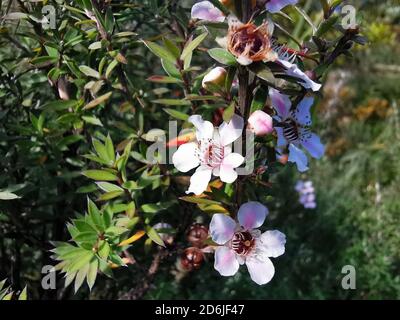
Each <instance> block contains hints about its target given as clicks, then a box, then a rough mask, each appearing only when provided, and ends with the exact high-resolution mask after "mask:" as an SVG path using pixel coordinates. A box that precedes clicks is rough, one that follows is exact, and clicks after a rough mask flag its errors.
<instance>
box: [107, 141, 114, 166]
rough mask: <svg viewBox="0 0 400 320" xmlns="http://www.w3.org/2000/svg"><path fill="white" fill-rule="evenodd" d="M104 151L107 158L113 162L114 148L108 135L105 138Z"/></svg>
mask: <svg viewBox="0 0 400 320" xmlns="http://www.w3.org/2000/svg"><path fill="white" fill-rule="evenodd" d="M106 151H107V154H108V158H109V159H110V160H111V161H112V162H113V163H114V161H115V149H114V144H113V142H112V140H111V137H110V135H108V136H107V138H106Z"/></svg>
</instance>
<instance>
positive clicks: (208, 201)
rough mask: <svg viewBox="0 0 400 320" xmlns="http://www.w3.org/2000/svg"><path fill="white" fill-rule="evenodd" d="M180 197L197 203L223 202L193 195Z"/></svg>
mask: <svg viewBox="0 0 400 320" xmlns="http://www.w3.org/2000/svg"><path fill="white" fill-rule="evenodd" d="M179 199H181V200H183V201H186V202H190V203H196V204H209V205H210V204H221V203H220V202H218V201H214V200H210V199H206V198H198V197H192V196H186V197H180V198H179Z"/></svg>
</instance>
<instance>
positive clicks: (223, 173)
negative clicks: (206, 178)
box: [219, 165, 238, 183]
mask: <svg viewBox="0 0 400 320" xmlns="http://www.w3.org/2000/svg"><path fill="white" fill-rule="evenodd" d="M237 177H238V173H237V172H236V171H235V169H233V168H232V167H231V166H226V165H225V166H223V165H221V166H220V169H219V178H220V179H221V181H222V182H225V183H233V182H235V181H236V179H237Z"/></svg>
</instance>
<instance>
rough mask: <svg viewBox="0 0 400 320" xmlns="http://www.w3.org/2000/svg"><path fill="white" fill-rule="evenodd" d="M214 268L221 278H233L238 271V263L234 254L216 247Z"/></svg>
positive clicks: (226, 248)
mask: <svg viewBox="0 0 400 320" xmlns="http://www.w3.org/2000/svg"><path fill="white" fill-rule="evenodd" d="M214 268H215V270H217V271H218V272H219V273H220V274H221V276H224V277H230V276H234V275H235V274H236V272H237V271H238V270H239V262H238V261H237V259H236V254H235V252H233V251H232V250H231V249H229V248H228V247H218V248H217V249H216V250H215V262H214Z"/></svg>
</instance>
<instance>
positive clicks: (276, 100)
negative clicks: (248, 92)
mask: <svg viewBox="0 0 400 320" xmlns="http://www.w3.org/2000/svg"><path fill="white" fill-rule="evenodd" d="M269 96H270V98H271V102H272V106H273V107H274V108H275V110H276V112H277V113H278V115H279V117H281V120H284V119H286V118H287V116H288V114H289V111H290V108H291V106H292V102H291V101H290V99H289V97H288V96H287V95H284V94H281V93H280V92H279V91H278V90H276V89H274V88H270V89H269Z"/></svg>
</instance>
